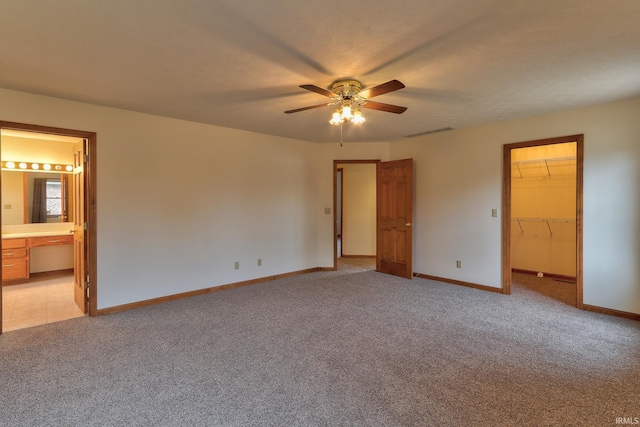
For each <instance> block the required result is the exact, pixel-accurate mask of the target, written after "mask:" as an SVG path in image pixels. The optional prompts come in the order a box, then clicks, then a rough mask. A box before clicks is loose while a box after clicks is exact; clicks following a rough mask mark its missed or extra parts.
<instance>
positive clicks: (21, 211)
mask: <svg viewBox="0 0 640 427" xmlns="http://www.w3.org/2000/svg"><path fill="white" fill-rule="evenodd" d="M0 132H1V133H0V138H1V140H0V142H1V144H0V154H1V155H2V178H1V180H0V183H1V184H2V194H1V195H2V205H1V208H2V209H1V210H0V218H1V219H2V233H3V235H2V253H3V266H2V270H1V277H2V292H0V314H2V316H1V318H2V321H0V331H8V330H15V329H21V328H23V327H30V326H36V325H39V324H45V323H51V322H54V321H60V320H65V319H68V318H73V317H77V316H82V315H84V314H85V313H89V314H90V315H95V314H96V308H97V307H96V298H95V297H96V289H97V287H96V285H97V284H96V283H95V282H96V280H95V163H94V162H95V143H96V135H95V133H91V132H82V131H74V130H66V129H58V128H50V127H42V126H35V125H25V124H19V123H9V122H0ZM92 154H93V156H92ZM92 157H93V158H92ZM91 226H93V230H92V229H91Z"/></svg>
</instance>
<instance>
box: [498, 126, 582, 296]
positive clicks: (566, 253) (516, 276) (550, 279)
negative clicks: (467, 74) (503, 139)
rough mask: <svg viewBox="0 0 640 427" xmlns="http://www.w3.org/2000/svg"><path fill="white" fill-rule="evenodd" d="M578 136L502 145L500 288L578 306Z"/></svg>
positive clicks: (579, 210) (580, 163)
mask: <svg viewBox="0 0 640 427" xmlns="http://www.w3.org/2000/svg"><path fill="white" fill-rule="evenodd" d="M582 165H583V136H582V135H572V136H567V137H560V138H552V139H545V140H537V141H527V142H522V143H516V144H507V145H505V146H504V165H503V166H504V188H503V292H504V293H505V294H510V293H511V292H512V291H513V290H515V289H517V290H518V291H523V292H536V293H538V294H542V295H545V296H546V297H548V298H552V299H555V300H558V301H560V302H563V303H565V304H568V305H571V306H574V307H578V308H582V194H583V190H582Z"/></svg>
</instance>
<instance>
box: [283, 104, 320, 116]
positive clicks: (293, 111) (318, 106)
mask: <svg viewBox="0 0 640 427" xmlns="http://www.w3.org/2000/svg"><path fill="white" fill-rule="evenodd" d="M327 105H331V104H327V103H324V104H318V105H312V106H310V107H302V108H296V109H295V110H288V111H285V113H286V114H291V113H299V112H300V111H307V110H313V109H314V108H322V107H326V106H327Z"/></svg>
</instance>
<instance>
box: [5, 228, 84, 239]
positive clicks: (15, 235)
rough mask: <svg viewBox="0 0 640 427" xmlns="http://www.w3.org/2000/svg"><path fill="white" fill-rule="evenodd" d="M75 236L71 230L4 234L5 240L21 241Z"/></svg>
mask: <svg viewBox="0 0 640 427" xmlns="http://www.w3.org/2000/svg"><path fill="white" fill-rule="evenodd" d="M69 235H73V233H72V232H71V230H69V231H66V232H65V231H60V230H58V231H29V232H23V233H3V234H2V238H3V239H20V238H26V237H49V236H69Z"/></svg>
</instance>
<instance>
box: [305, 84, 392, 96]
mask: <svg viewBox="0 0 640 427" xmlns="http://www.w3.org/2000/svg"><path fill="white" fill-rule="evenodd" d="M300 87H301V88H302V89H306V90H310V91H311V92H315V93H319V94H320V95H324V96H327V97H329V98H335V97H336V94H335V93H333V92H331V91H330V90H327V89H322V88H321V87H318V86H315V85H301V86H300ZM403 87H404V86H403Z"/></svg>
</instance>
